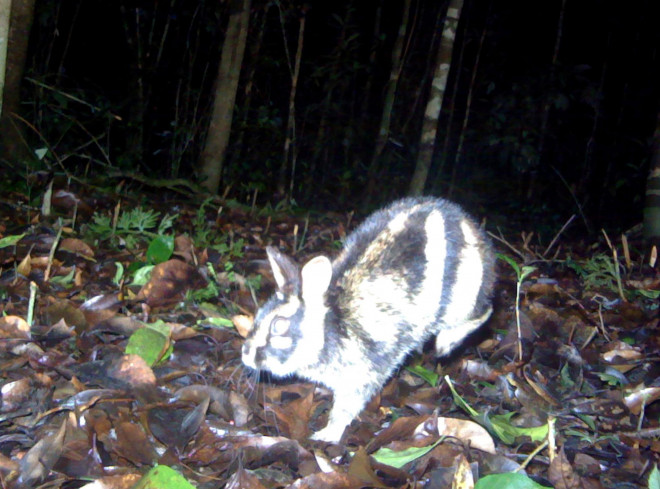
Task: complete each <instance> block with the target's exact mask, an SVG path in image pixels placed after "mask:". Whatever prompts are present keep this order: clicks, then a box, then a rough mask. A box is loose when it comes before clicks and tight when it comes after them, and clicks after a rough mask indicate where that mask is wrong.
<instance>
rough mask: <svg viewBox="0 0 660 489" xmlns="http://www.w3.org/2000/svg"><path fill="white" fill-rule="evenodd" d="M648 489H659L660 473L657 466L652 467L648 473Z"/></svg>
mask: <svg viewBox="0 0 660 489" xmlns="http://www.w3.org/2000/svg"><path fill="white" fill-rule="evenodd" d="M648 487H649V489H660V472H658V466H657V465H654V466H653V468H652V469H651V472H650V473H649V485H648Z"/></svg>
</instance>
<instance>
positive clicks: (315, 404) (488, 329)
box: [0, 0, 660, 489]
mask: <svg viewBox="0 0 660 489" xmlns="http://www.w3.org/2000/svg"><path fill="white" fill-rule="evenodd" d="M658 19H660V3H658V1H657V0H634V1H633V2H629V3H625V2H610V1H596V0H544V1H534V0H532V1H520V0H504V1H498V0H442V1H427V0H341V1H320V0H309V1H307V2H304V1H299V0H272V1H271V0H222V1H208V0H201V1H196V2H184V1H181V0H166V1H163V0H160V1H158V0H61V1H60V0H23V1H19V0H13V1H12V0H0V73H2V71H3V70H2V69H1V68H2V66H3V65H4V73H2V77H1V78H0V79H1V80H2V82H3V84H2V86H1V87H0V88H1V90H2V91H1V93H0V95H1V97H2V99H1V100H2V105H1V107H0V109H1V111H0V176H1V178H0V189H2V195H1V197H0V313H1V314H0V488H2V489H4V488H31V487H35V488H36V487H62V488H79V487H85V488H87V489H92V488H94V489H99V488H105V489H115V488H116V489H120V488H130V487H136V488H141V487H159V488H164V489H171V488H175V487H176V488H179V487H198V488H200V489H202V488H208V489H210V488H216V487H228V488H235V487H246V488H254V489H263V488H269V489H270V488H294V487H314V488H346V489H351V488H356V489H358V488H362V487H379V488H390V487H391V488H401V489H403V488H416V489H417V488H419V489H421V488H445V487H464V488H473V487H475V488H477V489H485V488H490V487H511V488H513V487H515V488H530V489H542V488H551V487H554V488H555V489H564V488H566V489H569V488H570V489H572V488H582V489H587V488H588V489H600V488H603V489H604V488H610V487H617V488H648V489H658V488H660V472H659V471H658V469H657V463H658V461H659V460H660V443H659V441H658V440H659V439H658V432H659V430H660V427H659V426H660V422H659V420H660V403H658V402H657V400H658V399H660V387H659V385H660V380H659V379H660V362H659V361H658V359H659V358H660V341H659V340H658V338H660V335H659V334H658V328H660V323H659V320H658V309H659V306H658V300H659V298H660V273H658V269H657V267H658V266H657V263H656V262H657V245H658V244H659V243H660V60H659V56H660V53H659V49H660V29H659V28H658ZM420 196H432V197H438V198H442V199H447V200H450V201H453V202H456V203H458V204H459V205H460V206H461V208H463V209H464V210H465V211H466V212H467V213H468V214H469V215H470V216H471V217H472V218H473V221H474V223H472V221H469V222H470V226H472V227H471V228H470V229H471V230H472V231H470V232H471V233H472V234H470V236H472V237H474V236H478V238H474V239H478V240H481V239H482V238H481V236H482V234H480V233H483V237H484V238H483V239H484V242H487V243H491V244H492V251H493V254H492V260H491V261H492V262H493V268H494V272H493V280H491V281H490V282H493V283H494V286H493V287H492V288H493V292H492V294H491V295H492V297H491V296H490V295H488V294H487V293H486V292H483V293H482V292H479V294H480V295H479V297H480V298H482V299H483V297H485V296H486V295H488V297H487V298H486V299H484V300H485V302H487V303H488V304H490V303H491V302H492V305H493V314H492V316H490V317H489V319H488V320H487V323H486V324H485V325H484V327H482V328H481V329H479V330H477V331H476V332H475V333H474V334H473V335H472V336H470V337H468V338H467V339H466V341H465V342H464V343H463V344H461V346H460V347H459V348H458V349H456V350H455V351H453V352H452V353H451V354H450V355H449V356H448V357H447V358H445V357H442V358H440V359H439V360H438V359H437V358H436V356H435V355H434V352H433V350H432V348H429V347H428V346H432V345H427V347H426V348H424V349H423V351H409V352H407V353H408V354H407V360H406V363H405V364H404V365H403V366H401V368H399V369H395V371H396V373H395V374H394V375H393V376H392V378H390V379H389V381H388V382H387V383H386V384H385V386H384V387H383V389H382V392H379V393H378V394H376V395H375V396H374V397H373V399H372V400H371V401H370V402H369V403H368V404H367V406H366V408H365V409H364V410H363V411H362V412H361V413H360V415H359V416H358V417H357V418H355V419H354V420H353V422H352V424H350V425H349V426H348V428H346V432H345V433H344V437H343V438H342V439H341V442H340V443H324V442H321V441H317V440H311V439H310V435H311V434H312V433H314V432H318V431H320V430H321V429H322V428H323V427H324V426H325V423H326V421H327V418H328V411H329V409H330V406H332V399H333V393H332V391H331V390H328V389H327V388H326V387H327V386H326V387H324V386H323V385H322V384H314V383H312V382H305V381H304V379H300V378H297V377H295V376H294V377H291V378H286V379H278V378H276V377H275V376H274V375H270V374H269V373H268V372H265V371H257V372H256V374H255V372H254V371H250V370H249V369H247V368H246V367H245V366H244V365H243V363H242V360H241V359H242V356H241V351H242V349H243V348H244V347H243V345H244V343H245V338H246V337H249V335H250V328H252V327H253V320H254V317H255V313H256V311H257V310H258V309H259V306H260V305H263V304H264V303H265V302H266V300H267V299H268V297H269V296H271V294H272V293H273V292H274V291H275V290H276V287H280V289H278V290H279V292H280V295H282V294H283V290H282V289H286V288H287V287H289V288H291V287H290V284H286V285H285V286H282V284H280V281H281V280H282V276H283V273H282V272H281V270H280V271H278V270H277V268H276V266H274V264H273V258H272V256H280V255H279V254H282V255H284V254H286V255H287V256H290V257H291V258H290V259H289V261H287V259H282V263H284V265H283V266H282V269H283V270H284V272H286V275H290V276H292V277H294V280H292V282H295V277H298V276H301V274H302V272H301V271H300V270H301V269H300V268H299V267H298V266H299V265H304V264H305V263H310V260H311V262H313V261H314V260H313V259H314V257H318V255H319V254H323V255H325V256H327V257H329V258H330V260H332V259H334V258H335V257H337V256H338V255H339V254H340V250H341V249H342V246H345V243H346V237H347V235H349V233H350V232H351V231H352V230H354V229H355V228H356V227H357V226H358V225H359V223H360V222H363V220H364V219H365V217H366V216H368V215H370V214H371V213H372V212H374V211H376V210H377V209H382V208H383V207H384V206H387V205H388V204H389V203H391V202H393V201H395V200H397V199H400V198H404V197H420ZM436 202H437V201H436ZM438 209H446V208H445V207H438ZM451 209H455V208H454V207H452V208H451ZM438 212H440V211H438ZM451 213H452V217H453V218H455V220H454V221H453V222H454V223H453V224H447V226H448V229H449V231H447V234H441V232H440V231H436V232H435V235H434V236H433V237H434V238H435V241H434V242H436V243H440V244H441V245H442V246H441V247H444V246H445V245H446V244H447V243H450V244H452V245H453V246H454V247H453V248H451V249H452V250H455V251H453V253H455V254H456V256H451V257H450V258H451V259H452V260H453V262H456V263H459V264H463V263H464V262H467V261H469V260H467V258H465V257H466V256H467V255H461V246H467V245H466V244H465V243H466V242H467V241H465V242H464V241H461V238H460V236H459V234H460V233H459V232H458V231H456V230H457V229H458V227H459V225H458V224H456V223H457V222H458V220H459V219H460V216H462V215H463V214H462V213H461V212H460V211H457V210H452V211H451ZM436 214H437V213H436ZM436 214H434V213H433V212H431V211H429V216H431V217H428V216H427V217H428V219H429V221H428V222H431V218H433V219H435V220H433V222H438V221H437V219H436V217H437V216H436ZM456 216H459V217H456ZM443 217H446V216H443ZM440 221H441V222H443V226H444V221H443V220H442V219H440ZM447 222H449V221H447ZM390 224H391V223H390ZM461 225H462V226H463V228H461V229H463V230H465V229H466V227H465V226H466V224H465V222H463V223H462V224H461ZM451 226H454V227H453V228H452V227H451ZM388 229H389V228H388ZM419 229H422V230H423V231H420V232H422V233H423V232H426V233H431V231H429V229H428V228H425V227H424V226H421V227H419ZM444 232H445V231H444V228H443V231H442V233H444ZM452 233H457V234H452ZM364 235H365V236H371V234H369V233H368V232H365V233H364ZM457 236H459V237H457ZM424 238H425V239H427V238H428V239H431V237H430V236H427V235H425V236H424ZM468 238H469V236H468ZM365 239H366V238H365ZM452 239H454V240H455V242H454V241H451V240H452ZM349 241H350V240H349ZM413 241H414V239H412V238H411V240H410V242H413ZM468 241H469V239H468ZM386 244H387V243H386ZM417 244H419V243H417ZM269 246H270V247H271V248H268V250H269V251H268V253H269V254H268V255H267V254H266V249H267V247H269ZM479 246H481V244H479ZM479 246H476V245H475V247H474V249H473V250H472V251H471V254H470V257H472V258H476V259H481V258H483V257H484V256H486V255H485V254H484V252H483V249H486V248H488V249H490V248H489V246H490V245H484V247H485V248H480V247H479ZM369 249H371V248H369ZM443 249H444V248H443ZM425 250H426V249H425ZM429 253H431V252H430V251H429ZM488 256H490V255H489V254H488ZM425 257H426V255H425ZM404 258H406V259H408V258H410V257H409V256H404ZM427 258H428V257H427ZM443 259H444V258H443ZM269 260H270V261H269ZM345 260H346V261H345V263H346V267H349V268H350V267H358V266H359V265H360V263H361V262H359V261H358V260H357V259H355V260H353V261H351V260H352V258H351V260H348V259H345ZM452 260H449V261H452ZM462 260H463V261H462ZM489 260H490V259H489ZM393 261H395V260H393ZM401 261H402V262H403V261H404V260H401ZM453 262H452V263H453ZM316 263H317V264H318V262H316ZM323 263H330V261H324V262H323ZM406 263H413V265H414V266H413V265H411V270H412V272H410V274H412V273H413V272H414V273H415V274H416V275H415V276H416V277H424V280H422V285H419V284H417V285H416V284H412V285H411V284H409V283H408V285H409V286H410V289H409V290H412V291H413V292H410V294H411V295H414V293H416V292H415V291H417V290H419V289H421V288H422V287H423V284H426V283H427V282H426V278H427V276H426V275H425V273H426V271H427V268H425V266H426V265H428V264H427V263H422V264H420V263H418V262H415V260H414V259H410V260H409V261H408V262H406ZM444 263H445V262H444V261H443V262H442V264H443V266H445V265H444ZM489 263H490V262H489ZM395 264H396V263H395ZM435 265H436V266H439V265H438V262H436V263H435ZM479 265H480V266H479V267H475V266H470V264H468V265H465V267H464V268H461V269H460V270H458V271H456V274H455V276H454V275H452V273H453V272H452V273H447V271H446V269H443V270H445V272H444V273H445V274H444V275H443V278H442V279H441V281H443V280H445V278H446V277H450V278H452V277H453V278H452V280H453V281H449V282H447V283H444V282H443V283H442V284H441V286H443V287H446V288H447V289H450V288H452V287H459V286H464V287H465V289H466V290H468V291H470V290H480V291H481V289H480V286H481V285H483V282H486V280H485V279H483V278H482V279H479V278H475V279H474V280H476V281H477V282H475V283H474V284H472V285H471V286H470V287H471V288H470V287H468V286H466V285H465V284H466V283H470V282H469V280H468V279H467V278H465V277H464V276H462V274H464V273H465V270H467V271H468V272H470V271H472V272H474V271H475V270H477V271H480V270H482V268H481V263H480V264H479ZM486 265H488V264H486ZM486 265H485V266H484V270H485V269H486ZM296 267H298V268H296ZM302 270H304V267H303V268H302ZM324 270H326V271H327V269H324ZM331 273H332V272H327V273H326V277H327V278H328V281H329V280H330V279H331V278H332V280H334V282H333V286H334V285H336V283H339V282H340V280H339V279H337V277H333V276H331ZM374 273H375V272H374ZM479 273H480V272H479ZM484 273H486V272H484ZM278 274H279V275H278ZM296 274H297V275H296ZM438 275H439V274H438ZM386 278H387V279H388V280H390V282H387V283H388V284H394V285H395V286H398V285H399V283H400V282H402V281H404V282H405V281H407V282H410V280H409V275H408V276H406V277H404V278H401V277H386ZM479 280H481V281H482V282H479ZM489 280H490V279H489ZM490 282H489V287H490ZM429 283H430V282H429ZM457 283H458V284H459V285H456V284H457ZM296 284H297V283H296ZM415 287H417V288H415ZM297 288H298V289H300V286H299V284H297ZM391 288H396V287H391ZM294 289H295V287H294ZM383 289H385V290H384V292H383V293H384V294H387V293H388V291H387V290H386V289H387V288H386V287H384V288H383ZM332 290H333V291H332V293H326V295H323V294H321V295H320V297H322V298H323V299H322V300H320V301H319V302H321V303H322V305H323V306H324V307H325V306H327V304H326V303H328V301H331V300H334V299H335V295H333V294H341V293H342V292H343V290H342V285H341V284H340V285H338V286H337V287H336V289H332ZM286 292H287V293H289V292H290V291H289V290H286ZM294 292H297V293H298V295H300V291H299V290H297V289H296V290H294ZM390 292H391V291H390ZM475 293H476V292H475ZM275 296H277V294H275ZM369 297H373V296H371V295H369ZM433 297H435V296H433ZM442 297H449V295H443V296H442ZM491 299H492V300H491ZM443 300H444V299H443ZM447 300H449V301H450V302H451V301H460V298H459V299H457V298H456V297H454V296H451V299H447ZM480 300H481V299H480ZM324 301H325V302H324ZM317 305H318V304H317ZM445 306H447V305H446V304H443V305H442V307H445ZM484 307H485V306H484ZM330 309H332V308H330V307H328V310H330ZM331 312H332V313H333V314H334V313H336V312H337V311H336V310H334V309H333V310H332V311H331ZM382 312H383V311H382V310H379V313H382ZM436 312H437V311H436ZM438 314H439V313H438ZM292 317H293V316H292ZM379 317H384V316H382V315H381V316H379ZM433 317H434V318H435V319H437V318H438V317H440V316H437V315H436V316H433ZM484 318H485V316H484ZM288 319H290V318H288ZM275 323H276V321H275V320H273V324H275ZM273 329H275V326H273ZM324 331H326V332H325V333H324V334H326V333H327V330H324ZM268 334H269V335H271V334H272V335H275V333H274V332H269V333H268ZM441 334H442V333H441ZM275 336H276V335H275ZM345 336H346V337H349V336H350V335H348V333H345ZM269 337H270V336H269ZM255 355H256V354H255ZM255 358H256V356H255ZM255 361H256V360H255ZM388 367H389V365H388ZM388 371H390V370H388ZM159 468H160V470H161V472H165V473H166V477H169V476H170V475H172V477H174V478H176V477H179V478H182V477H185V479H186V480H187V481H186V480H179V481H177V482H171V481H170V482H167V483H166V482H163V481H162V480H160V479H158V477H159V476H162V475H163V474H156V473H153V472H154V471H156V472H158V470H159ZM150 469H151V470H150ZM168 471H171V472H172V473H171V474H170V472H168ZM491 477H492V478H491ZM496 477H503V479H498V480H495V478H496ZM489 478H491V479H489ZM134 484H136V485H134ZM149 484H151V485H149ZM168 484H169V485H168ZM186 484H187V485H186ZM191 484H192V485H191ZM498 484H499V485H498ZM193 485H194V486H193Z"/></svg>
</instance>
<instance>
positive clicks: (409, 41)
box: [3, 0, 660, 233]
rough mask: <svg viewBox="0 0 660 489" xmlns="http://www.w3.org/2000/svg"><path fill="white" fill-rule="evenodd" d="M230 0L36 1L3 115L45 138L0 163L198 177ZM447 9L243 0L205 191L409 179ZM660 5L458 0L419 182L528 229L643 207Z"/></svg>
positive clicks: (356, 198)
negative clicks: (237, 62) (216, 157)
mask: <svg viewBox="0 0 660 489" xmlns="http://www.w3.org/2000/svg"><path fill="white" fill-rule="evenodd" d="M234 3H235V2H234ZM234 3H232V2H220V3H218V2H199V3H194V4H192V3H185V2H169V3H168V2H153V3H152V2H142V3H137V4H124V3H121V2H120V3H115V2H107V1H105V2H104V1H86V2H75V1H67V2H49V1H37V2H36V3H35V5H34V21H33V26H32V29H31V32H30V38H29V44H28V51H27V59H26V64H25V72H24V74H25V76H24V78H23V79H22V84H21V98H20V100H21V102H20V106H19V110H18V114H19V115H20V116H21V117H22V118H24V120H22V121H18V120H17V119H14V122H13V124H12V127H13V128H15V130H20V132H21V134H22V135H21V139H22V145H23V146H27V149H29V150H30V152H32V153H34V152H35V151H37V150H40V149H43V150H47V151H48V153H47V154H46V155H45V156H44V157H42V158H41V159H39V160H36V159H35V158H34V157H33V158H28V159H26V158H25V152H24V151H23V150H16V147H15V139H16V136H15V134H14V135H11V136H8V137H9V138H10V139H11V140H12V144H11V148H12V150H13V152H12V153H11V154H7V153H5V154H3V166H6V167H7V166H8V167H9V168H10V169H11V170H12V171H11V175H14V176H16V178H21V179H25V178H26V174H28V173H30V172H34V171H38V170H49V171H51V172H52V173H54V174H58V173H61V172H62V171H63V170H66V171H67V172H71V173H73V174H77V175H81V174H84V175H86V176H88V177H92V178H95V177H96V178H105V177H106V175H108V174H109V173H112V172H116V173H133V174H140V175H145V176H148V177H149V178H159V179H178V178H184V179H187V180H190V181H191V182H198V183H199V182H202V181H203V180H204V175H203V173H202V171H201V167H200V166H201V163H200V159H201V158H202V153H203V151H204V147H205V142H206V141H207V139H208V138H209V137H213V136H217V134H213V131H211V134H209V120H210V117H211V112H212V109H213V107H212V105H213V101H214V96H213V95H214V87H215V86H217V83H218V81H217V74H218V66H219V63H220V57H221V51H222V47H223V40H224V36H225V33H226V30H227V23H228V17H229V14H230V12H231V11H232V9H237V8H238V9H240V8H242V4H240V3H239V4H236V5H234ZM446 11H447V4H446V3H443V2H377V1H363V2H351V1H347V2H311V3H305V4H302V3H300V4H299V3H295V2H289V3H279V2H275V3H273V2H258V1H255V2H253V3H252V4H251V6H250V12H249V23H248V31H247V38H246V41H245V54H244V58H243V62H242V65H241V66H240V78H239V80H238V86H237V88H236V94H235V104H234V106H233V110H232V113H231V115H232V121H231V126H230V127H231V132H230V134H229V137H228V142H227V145H226V149H225V153H224V156H223V158H224V160H223V163H222V168H221V175H220V180H219V183H218V185H217V186H216V189H214V190H215V191H216V192H217V193H219V194H221V195H224V196H225V197H228V198H232V199H236V200H238V201H240V202H248V203H249V202H251V200H252V199H253V198H254V197H255V194H256V201H257V203H258V204H260V205H263V204H265V203H270V204H272V205H275V204H277V203H279V202H282V201H285V200H290V201H293V202H295V203H296V204H297V205H299V206H303V207H304V208H311V209H318V210H328V209H332V210H348V209H352V208H355V207H358V208H359V209H362V210H370V209H372V208H374V207H377V206H380V205H383V204H384V203H387V202H389V201H391V200H393V199H394V198H397V197H401V196H404V195H406V194H408V193H410V184H411V179H412V175H413V172H414V170H415V163H416V161H417V158H418V156H419V152H420V134H421V132H422V123H423V116H424V111H425V110H426V107H427V101H428V99H429V96H430V95H429V94H430V89H431V83H432V78H433V73H434V69H435V66H434V65H435V64H436V60H437V57H438V56H437V52H438V49H439V45H440V42H441V35H440V34H441V32H442V29H443V25H444V22H445V17H446ZM656 13H657V6H656V5H655V3H654V2H651V1H646V2H645V1H641V2H639V3H636V4H635V6H633V7H631V8H620V7H618V6H616V5H614V4H610V3H601V2H574V3H573V2H568V1H564V2H559V1H556V2H505V3H500V2H492V1H486V0H483V1H482V0H471V1H467V2H465V4H464V5H463V8H462V10H461V13H460V18H459V19H458V23H457V26H456V28H455V40H454V44H453V46H452V47H451V59H450V69H449V72H448V75H447V76H448V78H447V80H446V88H445V89H444V90H445V93H444V96H443V98H442V110H441V112H440V114H439V120H438V122H437V128H436V137H435V140H434V141H433V143H434V144H433V149H432V155H431V158H430V165H431V166H430V170H429V172H428V177H427V178H426V181H425V182H424V185H423V186H422V191H421V193H424V194H433V195H439V196H444V197H447V198H450V199H452V200H456V201H458V202H460V203H462V204H463V205H466V206H467V207H468V208H469V209H470V210H471V211H472V212H474V213H475V214H479V215H483V214H486V213H487V214H488V217H489V219H491V220H493V221H494V222H497V223H498V224H501V225H511V224H514V225H522V226H523V227H524V226H528V225H531V224H533V225H534V227H535V228H543V229H538V230H539V231H545V230H547V231H548V232H549V231H550V230H553V229H554V228H555V227H556V226H558V225H561V224H562V223H563V222H565V221H566V219H568V218H569V217H570V215H572V214H576V215H577V216H579V224H578V225H577V226H575V228H576V229H578V228H579V231H580V232H584V231H587V232H590V233H593V232H596V233H597V232H598V230H599V228H600V227H603V226H614V227H615V228H616V229H619V230H626V229H629V228H631V227H633V226H634V225H635V224H638V223H640V222H641V220H642V210H643V208H644V192H645V186H646V179H647V176H648V174H649V166H650V164H649V162H650V160H651V154H652V138H653V134H654V129H655V127H656V122H657V119H658V117H657V115H658V92H659V91H660V88H659V87H660V84H659V83H658V79H659V76H658V71H659V68H658V60H657V57H658V54H657V49H658V32H657V29H656V28H655V25H654V19H655V14H656ZM402 27H403V29H404V30H403V32H401V34H400V33H399V31H400V30H401V28H402ZM397 42H398V43H399V44H397ZM397 50H398V52H396V51H397ZM294 69H297V70H299V71H298V74H297V75H295V77H296V85H297V86H296V90H295V93H294V100H293V101H290V95H291V93H292V77H293V76H294ZM392 86H394V88H393V89H392ZM390 90H391V92H390ZM388 97H389V99H388ZM388 105H389V106H390V108H389V111H387V110H386V106H388ZM385 112H387V113H386V114H385V115H384V113H385ZM384 117H387V119H388V120H387V122H386V123H384V124H383V122H382V120H383V118H384ZM290 119H291V120H290ZM382 132H384V135H383V136H379V134H380V133H382ZM92 141H94V142H92ZM285 146H286V148H285ZM24 149H25V148H24ZM19 156H20V158H19ZM57 159H59V160H61V164H60V163H59V162H57ZM19 175H20V177H19ZM493 211H495V212H493ZM503 216H506V219H504V218H503ZM511 219H513V221H511ZM554 230H555V231H556V229H554Z"/></svg>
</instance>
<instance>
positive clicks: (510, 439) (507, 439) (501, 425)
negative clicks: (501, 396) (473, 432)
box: [488, 412, 548, 445]
mask: <svg viewBox="0 0 660 489" xmlns="http://www.w3.org/2000/svg"><path fill="white" fill-rule="evenodd" d="M515 414H516V413H513V412H512V413H506V414H494V415H492V416H489V417H488V421H489V423H490V428H491V430H492V431H493V432H494V433H495V434H496V435H497V436H498V437H499V438H500V440H502V441H503V442H504V443H506V444H509V445H510V444H513V443H515V441H516V439H517V438H519V437H521V436H528V437H529V438H530V439H531V440H532V441H538V442H541V441H543V440H545V439H546V437H547V436H548V425H546V424H544V425H541V426H533V427H531V428H525V427H521V426H514V425H513V424H511V418H512V417H513V416H514V415H515Z"/></svg>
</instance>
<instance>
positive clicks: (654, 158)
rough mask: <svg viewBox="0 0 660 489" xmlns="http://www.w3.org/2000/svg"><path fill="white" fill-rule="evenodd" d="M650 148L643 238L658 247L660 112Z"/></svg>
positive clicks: (659, 226) (659, 220) (659, 223)
mask: <svg viewBox="0 0 660 489" xmlns="http://www.w3.org/2000/svg"><path fill="white" fill-rule="evenodd" d="M651 148H652V149H651V165H650V168H649V176H648V178H647V180H646V202H645V204H644V237H645V238H646V239H647V240H648V241H649V242H650V243H651V244H654V245H656V246H658V245H660V112H658V118H657V120H656V125H655V132H654V133H653V145H652V147H651Z"/></svg>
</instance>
